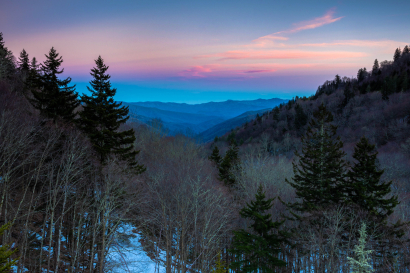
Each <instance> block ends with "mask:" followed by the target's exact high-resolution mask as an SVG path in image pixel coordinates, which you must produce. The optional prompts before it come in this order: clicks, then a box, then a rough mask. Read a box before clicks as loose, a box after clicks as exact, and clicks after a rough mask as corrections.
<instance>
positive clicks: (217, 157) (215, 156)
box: [208, 145, 222, 167]
mask: <svg viewBox="0 0 410 273" xmlns="http://www.w3.org/2000/svg"><path fill="white" fill-rule="evenodd" d="M208 159H209V160H211V161H212V162H214V163H215V164H216V166H218V167H219V165H220V164H221V161H222V157H221V155H220V154H219V148H218V146H216V145H215V147H214V149H213V150H212V154H211V155H210V156H209V157H208Z"/></svg>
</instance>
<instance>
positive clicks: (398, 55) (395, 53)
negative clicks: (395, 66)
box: [393, 48, 401, 62]
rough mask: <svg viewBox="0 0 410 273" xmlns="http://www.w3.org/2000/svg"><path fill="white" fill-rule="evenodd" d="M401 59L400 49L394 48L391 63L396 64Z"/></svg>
mask: <svg viewBox="0 0 410 273" xmlns="http://www.w3.org/2000/svg"><path fill="white" fill-rule="evenodd" d="M400 57H401V49H400V48H396V50H395V51H394V55H393V61H394V62H397V61H398V60H399V59H400Z"/></svg>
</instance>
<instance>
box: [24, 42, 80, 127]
mask: <svg viewBox="0 0 410 273" xmlns="http://www.w3.org/2000/svg"><path fill="white" fill-rule="evenodd" d="M58 55H59V54H58V53H57V51H56V50H55V49H54V47H52V48H51V49H50V52H49V55H45V56H46V58H47V60H46V61H45V62H44V64H41V72H42V73H41V75H40V77H38V78H37V80H36V83H35V88H32V90H31V92H32V93H33V97H34V99H32V100H31V103H32V104H33V106H34V107H35V108H36V109H39V110H40V113H41V114H42V115H43V116H45V117H47V118H51V119H53V120H56V119H58V118H62V119H63V120H66V121H72V120H73V119H74V117H75V115H76V113H74V109H75V108H77V107H78V106H79V105H80V102H79V100H78V99H77V96H78V94H77V93H76V92H75V85H73V86H68V85H69V84H70V82H71V78H70V77H68V78H67V79H65V80H60V79H58V78H57V75H59V74H61V73H63V72H64V69H61V70H59V69H60V66H61V63H62V62H63V59H62V57H58Z"/></svg>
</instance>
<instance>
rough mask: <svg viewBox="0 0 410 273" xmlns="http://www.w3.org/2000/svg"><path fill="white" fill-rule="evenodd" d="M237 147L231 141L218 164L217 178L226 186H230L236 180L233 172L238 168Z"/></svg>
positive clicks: (234, 142)
mask: <svg viewBox="0 0 410 273" xmlns="http://www.w3.org/2000/svg"><path fill="white" fill-rule="evenodd" d="M238 154H239V147H238V145H237V144H236V141H232V142H231V144H230V146H229V149H228V151H226V153H225V156H224V157H223V158H222V160H221V161H220V162H221V163H220V164H219V179H220V180H221V181H223V182H224V184H225V185H226V186H228V187H232V186H233V185H234V184H235V182H236V180H235V174H234V172H235V171H236V170H238V169H239V155H238Z"/></svg>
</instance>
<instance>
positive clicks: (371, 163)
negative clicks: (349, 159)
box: [348, 137, 399, 220]
mask: <svg viewBox="0 0 410 273" xmlns="http://www.w3.org/2000/svg"><path fill="white" fill-rule="evenodd" d="M377 154H378V152H377V151H376V150H375V145H372V144H370V143H369V141H368V139H367V138H365V137H362V138H361V139H360V141H359V142H358V143H357V144H356V147H355V149H354V154H353V158H354V159H355V160H356V162H355V163H354V165H353V167H352V169H351V170H350V171H349V172H348V177H349V181H350V187H349V189H348V190H349V192H348V198H349V200H350V201H351V202H353V203H355V204H357V205H359V207H361V208H362V209H364V210H365V211H368V212H370V213H371V214H373V215H375V216H378V217H380V218H381V219H383V220H384V219H386V217H387V216H388V215H390V214H392V213H393V209H394V208H395V207H396V206H397V204H398V203H399V202H398V201H397V196H392V197H390V198H386V196H387V195H388V194H389V193H390V191H391V189H390V185H391V183H392V182H391V181H390V182H387V183H382V182H380V178H381V176H382V174H383V172H384V170H379V169H378V167H377Z"/></svg>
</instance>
